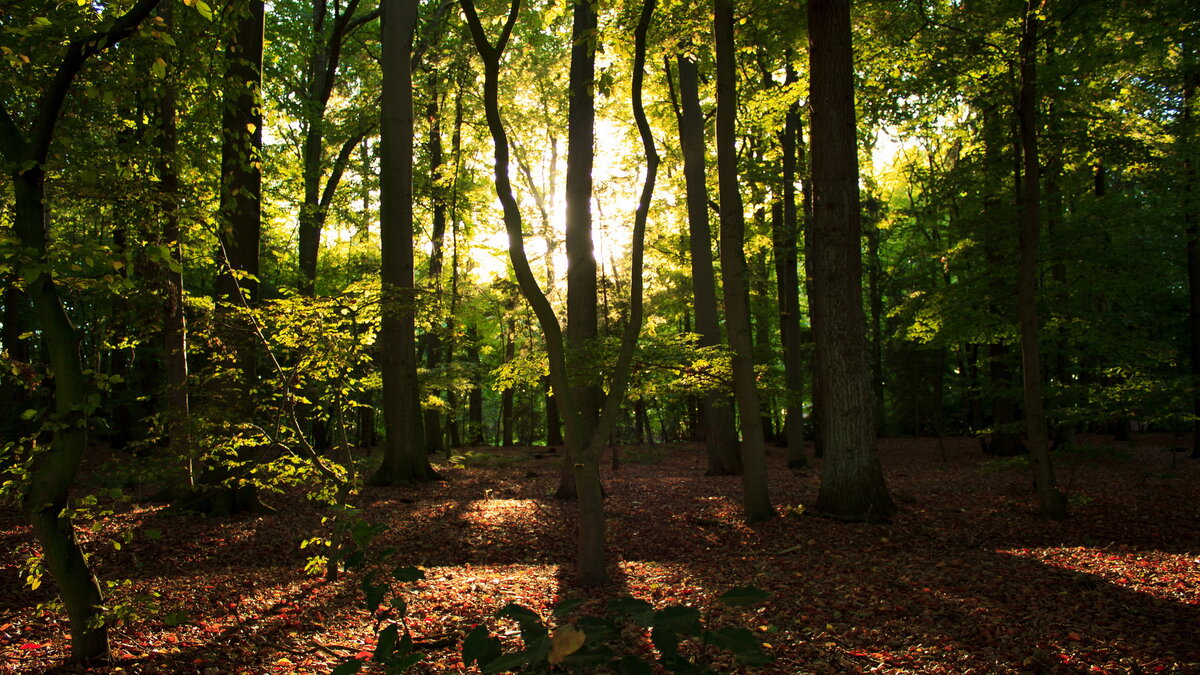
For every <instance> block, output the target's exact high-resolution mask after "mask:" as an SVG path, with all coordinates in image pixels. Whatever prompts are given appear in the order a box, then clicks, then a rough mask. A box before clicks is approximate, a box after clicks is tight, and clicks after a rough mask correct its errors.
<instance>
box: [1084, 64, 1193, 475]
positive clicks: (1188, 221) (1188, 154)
mask: <svg viewBox="0 0 1200 675" xmlns="http://www.w3.org/2000/svg"><path fill="white" fill-rule="evenodd" d="M1188 47H1190V45H1189V46H1186V47H1185V50H1184V51H1185V53H1184V59H1185V61H1184V67H1185V70H1184V84H1183V119H1182V123H1183V129H1182V132H1181V133H1180V134H1179V138H1180V141H1181V145H1182V148H1183V190H1182V193H1183V199H1182V204H1181V205H1180V208H1181V210H1182V212H1183V231H1184V236H1185V237H1186V238H1187V279H1188V328H1189V334H1190V344H1189V350H1188V355H1189V357H1190V361H1191V370H1192V388H1193V391H1194V393H1193V394H1192V413H1193V414H1194V415H1195V416H1196V419H1195V421H1193V422H1192V455H1191V456H1192V458H1193V459H1200V217H1198V216H1197V214H1196V164H1195V161H1196V160H1195V156H1196V119H1195V111H1194V108H1195V106H1196V90H1197V85H1200V66H1197V64H1196V55H1195V53H1194V51H1193V50H1191V49H1189V48H1188ZM1096 174H1097V178H1096V183H1097V190H1096V192H1097V194H1103V192H1104V190H1103V185H1104V180H1103V175H1104V174H1103V171H1101V170H1099V168H1098V170H1097V172H1096Z"/></svg>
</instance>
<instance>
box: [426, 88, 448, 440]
mask: <svg viewBox="0 0 1200 675" xmlns="http://www.w3.org/2000/svg"><path fill="white" fill-rule="evenodd" d="M438 97H439V93H438V72H437V70H432V71H431V73H430V75H429V103H428V104H427V106H426V108H425V116H426V118H427V119H428V120H429V174H430V176H429V178H430V181H429V183H430V192H431V193H432V197H433V225H432V228H431V231H430V240H431V243H432V246H431V250H430V253H429V274H428V276H427V283H428V285H429V289H430V290H429V292H430V294H431V295H432V296H433V303H434V304H435V305H436V306H438V307H440V306H441V297H442V258H443V255H444V254H443V251H444V250H445V246H444V240H445V238H446V190H445V186H444V184H443V182H444V177H443V173H444V172H445V167H444V165H443V163H442V125H441V122H440V121H439V120H440V115H439V113H438ZM438 322H440V317H439V318H438V319H437V320H435V322H434V325H435V327H434V328H433V329H432V330H430V331H429V332H428V333H425V335H424V337H423V339H424V340H425V366H426V367H427V368H428V369H429V371H430V372H434V371H436V370H437V368H438V366H440V365H441V360H442V347H443V345H442V337H441V335H440V334H439V332H438V329H437V328H436V325H437V323H438ZM424 415H425V452H426V453H428V454H430V455H433V454H437V453H440V452H442V450H443V447H442V445H443V441H442V415H441V412H440V411H439V410H438V409H437V408H430V409H428V410H426V411H424Z"/></svg>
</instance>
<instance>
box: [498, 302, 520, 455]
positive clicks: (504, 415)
mask: <svg viewBox="0 0 1200 675" xmlns="http://www.w3.org/2000/svg"><path fill="white" fill-rule="evenodd" d="M516 341H517V327H516V322H515V321H514V320H513V318H512V317H511V316H510V317H509V319H508V330H506V331H505V332H504V362H505V363H512V360H513V358H514V357H515V356H516V352H517V350H516ZM515 393H516V391H515V390H514V389H513V387H512V385H511V384H510V385H508V386H506V387H504V390H503V391H501V392H500V443H499V445H502V446H504V447H506V448H507V447H511V446H512V444H513V397H514V395H515Z"/></svg>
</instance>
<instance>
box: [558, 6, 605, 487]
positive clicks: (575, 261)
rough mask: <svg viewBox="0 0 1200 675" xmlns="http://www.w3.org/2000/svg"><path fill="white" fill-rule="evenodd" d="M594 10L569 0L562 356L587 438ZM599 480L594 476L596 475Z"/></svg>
mask: <svg viewBox="0 0 1200 675" xmlns="http://www.w3.org/2000/svg"><path fill="white" fill-rule="evenodd" d="M596 30H597V29H596V11H595V9H594V7H593V6H592V3H591V0H574V16H573V22H572V26H571V40H572V42H571V71H570V82H569V84H568V88H569V101H568V105H567V172H566V173H567V175H566V180H565V184H564V190H565V194H564V197H565V199H566V228H567V232H566V249H567V358H568V362H569V368H570V372H571V375H572V377H573V378H575V379H576V380H577V381H576V382H575V383H574V385H573V386H574V388H575V392H574V394H573V398H574V400H575V405H577V406H579V411H580V414H581V418H580V421H581V423H582V425H583V427H582V428H581V430H580V433H582V434H583V437H584V438H590V437H591V435H592V431H593V430H594V429H595V428H596V414H597V412H598V411H599V404H598V395H597V394H598V392H597V385H596V384H595V383H594V382H591V381H590V378H587V379H585V378H584V373H590V372H592V369H590V368H587V367H585V366H584V364H586V363H588V361H589V357H588V356H587V350H589V349H594V348H595V345H594V344H593V343H594V342H595V339H596V330H597V328H596V321H597V316H596V312H597V303H596V256H595V252H594V251H593V249H592V164H593V160H594V154H595V149H594V147H593V138H592V136H593V132H594V130H595V126H596V110H595V95H594V91H593V88H594V86H595V76H596V73H595V71H596ZM571 453H572V448H571V447H570V445H568V446H567V448H566V454H565V456H564V457H563V472H562V478H561V481H560V483H559V486H558V490H557V492H556V493H555V496H556V497H558V498H560V499H574V498H575V497H576V496H577V491H578V487H577V485H576V483H575V479H576V478H577V476H576V473H577V472H575V471H572V470H571V467H572V466H573V465H574V464H575V463H576V461H575V458H574V457H572V455H571ZM597 480H598V479H597Z"/></svg>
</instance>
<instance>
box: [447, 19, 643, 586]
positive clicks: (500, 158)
mask: <svg viewBox="0 0 1200 675" xmlns="http://www.w3.org/2000/svg"><path fill="white" fill-rule="evenodd" d="M460 5H461V7H462V9H463V12H464V14H466V18H467V23H468V26H469V27H470V31H471V37H472V40H473V41H474V43H475V47H476V50H477V51H478V52H479V55H480V57H481V58H482V59H483V62H484V108H485V111H486V114H487V123H488V130H489V132H490V133H491V135H492V139H493V141H494V144H495V166H494V171H495V183H496V194H497V196H498V197H499V199H500V202H501V204H502V206H503V209H504V225H505V230H506V231H507V233H508V239H509V249H508V250H509V257H510V259H511V261H512V265H513V272H514V274H515V276H516V278H517V283H518V285H519V287H520V289H521V293H522V295H524V296H525V299H526V301H527V302H528V303H529V304H530V307H531V308H532V309H533V312H534V315H535V316H536V317H537V319H538V324H539V325H540V326H541V328H542V332H543V333H544V334H545V338H546V351H547V357H548V360H549V363H550V381H551V386H552V388H553V390H554V394H555V399H556V400H557V402H558V406H559V413H560V415H561V416H562V418H563V422H564V424H565V427H566V438H565V440H566V446H567V448H568V452H569V453H570V456H571V457H573V468H574V473H575V483H576V487H577V488H578V506H579V510H578V527H579V537H578V553H577V564H578V574H579V580H580V582H581V583H582V584H583V585H585V586H591V585H597V584H601V583H604V582H605V581H606V580H607V578H608V575H607V572H606V570H605V534H604V531H605V527H604V501H603V494H602V491H601V487H600V477H599V460H600V452H601V450H602V449H603V447H604V444H605V443H606V441H607V439H608V436H609V433H610V430H611V427H612V424H613V421H614V420H615V419H616V416H617V413H618V411H619V409H620V404H621V402H622V401H623V399H624V394H625V388H626V386H627V384H628V381H629V373H630V370H631V367H632V362H633V352H634V348H635V347H636V344H637V335H638V331H639V330H640V326H641V312H642V303H641V289H642V283H641V264H642V252H643V247H644V235H645V223H646V211H647V210H648V208H649V202H650V195H651V193H652V191H653V187H654V176H655V170H656V168H657V165H658V157H657V155H656V154H655V153H654V150H653V141H652V139H651V138H650V132H649V125H648V124H646V122H645V116H644V113H643V112H642V110H641V100H640V96H641V82H642V75H641V71H642V69H643V66H644V63H645V39H646V30H647V27H648V24H649V17H650V14H651V12H652V11H653V2H652V1H650V0H647V3H646V5H644V6H643V13H642V20H641V22H640V23H639V25H638V30H637V36H636V42H637V45H638V47H637V50H636V51H637V56H636V57H635V66H634V83H633V92H634V117H635V118H636V119H637V121H638V129H639V131H640V132H641V136H642V140H643V144H645V145H646V147H647V179H646V184H645V186H644V188H643V192H642V199H641V202H640V204H639V208H638V213H637V217H636V218H635V222H634V233H633V255H632V257H633V260H632V269H633V270H634V282H633V284H632V290H631V292H630V321H629V323H628V324H627V325H626V328H625V332H624V335H623V336H622V342H621V351H620V354H619V355H618V357H617V363H616V365H615V366H614V368H613V377H612V380H611V382H610V388H609V393H608V395H607V397H606V398H605V401H604V407H603V412H602V414H601V415H600V418H599V421H598V423H596V424H595V425H594V429H593V428H592V427H591V426H590V425H588V424H586V423H585V421H584V418H585V417H586V416H587V415H589V414H590V413H591V409H589V408H585V407H583V406H580V405H579V404H578V403H577V402H576V401H575V400H574V394H575V388H574V387H573V386H572V383H571V381H570V377H569V375H568V369H567V355H566V348H565V340H564V335H563V331H562V327H561V325H560V324H559V322H558V318H557V317H556V316H555V314H554V310H553V308H552V307H551V306H550V302H549V300H548V299H547V298H546V295H545V293H543V292H542V290H541V289H540V288H539V286H538V283H537V279H536V278H535V277H534V274H533V270H532V269H531V267H530V265H529V260H528V258H527V256H526V254H525V245H524V239H523V236H524V235H523V229H522V217H521V210H520V208H519V206H518V205H517V201H516V199H515V198H514V197H513V192H512V185H511V182H510V180H509V175H508V164H509V151H508V136H507V133H506V131H505V129H504V123H503V120H502V119H501V117H500V109H499V100H498V99H499V96H498V90H499V74H500V57H501V56H502V55H503V53H504V48H505V46H506V45H507V43H508V38H509V36H510V35H511V34H512V29H513V26H514V25H515V23H516V19H517V14H518V12H519V10H520V0H513V2H512V4H511V8H510V10H509V15H508V18H507V20H506V21H505V24H504V27H503V28H502V29H501V33H500V37H499V38H498V40H497V42H496V45H495V46H493V45H492V44H491V43H490V41H489V40H488V38H487V36H486V34H485V33H484V28H483V24H482V22H481V21H480V20H479V16H478V14H477V13H476V11H475V6H474V4H473V3H472V2H471V0H461V1H460ZM569 274H570V270H568V275H569ZM585 428H586V429H590V430H591V431H592V433H591V435H590V437H589V436H584V435H583V431H584V430H585Z"/></svg>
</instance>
